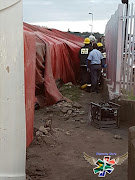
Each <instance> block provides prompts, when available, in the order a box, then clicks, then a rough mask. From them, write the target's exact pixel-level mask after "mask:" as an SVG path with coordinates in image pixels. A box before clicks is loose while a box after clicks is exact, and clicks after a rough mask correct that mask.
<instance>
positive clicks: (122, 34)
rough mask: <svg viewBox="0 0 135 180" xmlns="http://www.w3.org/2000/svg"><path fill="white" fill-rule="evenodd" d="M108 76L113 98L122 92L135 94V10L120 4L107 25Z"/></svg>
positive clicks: (132, 7) (130, 6) (131, 6)
mask: <svg viewBox="0 0 135 180" xmlns="http://www.w3.org/2000/svg"><path fill="white" fill-rule="evenodd" d="M105 44H106V53H107V78H108V80H109V85H110V86H109V87H111V91H110V92H112V93H110V95H112V98H113V97H114V95H120V94H121V93H126V94H128V93H129V94H132V95H135V11H134V6H133V4H132V5H129V6H128V8H127V6H126V5H123V4H121V5H119V6H118V10H117V11H116V12H115V14H114V15H112V17H111V19H110V20H109V21H108V23H107V25H106V31H105Z"/></svg>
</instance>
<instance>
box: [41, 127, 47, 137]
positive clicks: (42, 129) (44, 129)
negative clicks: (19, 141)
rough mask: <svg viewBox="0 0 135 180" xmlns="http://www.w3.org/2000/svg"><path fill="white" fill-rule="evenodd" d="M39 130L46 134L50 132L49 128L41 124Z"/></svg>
mask: <svg viewBox="0 0 135 180" xmlns="http://www.w3.org/2000/svg"><path fill="white" fill-rule="evenodd" d="M39 131H41V132H43V133H44V134H45V135H47V134H48V130H47V128H45V127H44V126H40V128H39Z"/></svg>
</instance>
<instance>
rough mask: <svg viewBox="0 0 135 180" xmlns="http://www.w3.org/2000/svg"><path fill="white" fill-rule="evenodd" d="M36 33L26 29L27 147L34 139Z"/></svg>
mask: <svg viewBox="0 0 135 180" xmlns="http://www.w3.org/2000/svg"><path fill="white" fill-rule="evenodd" d="M35 42H36V41H35V35H34V34H33V33H30V32H27V31H24V71H25V74H24V75H25V112H26V139H27V142H26V143H27V147H28V146H29V145H30V143H31V142H32V139H33V121H34V104H35V62H36V48H35V47H36V46H35Z"/></svg>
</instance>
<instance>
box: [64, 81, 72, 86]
mask: <svg viewBox="0 0 135 180" xmlns="http://www.w3.org/2000/svg"><path fill="white" fill-rule="evenodd" d="M65 85H66V86H73V84H72V82H68V83H66V84H65Z"/></svg>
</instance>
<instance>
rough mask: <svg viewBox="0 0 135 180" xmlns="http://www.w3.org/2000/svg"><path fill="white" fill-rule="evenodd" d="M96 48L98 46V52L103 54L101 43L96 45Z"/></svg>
mask: <svg viewBox="0 0 135 180" xmlns="http://www.w3.org/2000/svg"><path fill="white" fill-rule="evenodd" d="M97 46H98V50H99V51H100V52H101V53H103V51H104V50H103V44H102V43H101V42H98V43H97Z"/></svg>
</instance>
